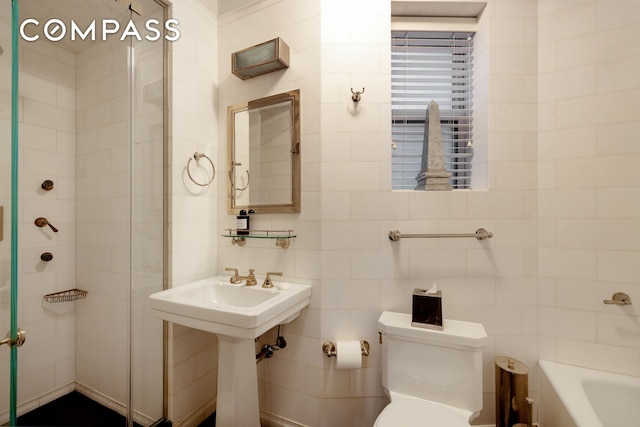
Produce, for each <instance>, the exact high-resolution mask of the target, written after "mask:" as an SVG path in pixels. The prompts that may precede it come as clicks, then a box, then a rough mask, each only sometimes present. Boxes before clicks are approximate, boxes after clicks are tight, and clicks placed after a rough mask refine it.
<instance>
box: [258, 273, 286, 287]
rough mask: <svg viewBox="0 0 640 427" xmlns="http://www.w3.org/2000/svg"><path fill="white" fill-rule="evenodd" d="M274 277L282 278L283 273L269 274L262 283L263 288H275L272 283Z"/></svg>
mask: <svg viewBox="0 0 640 427" xmlns="http://www.w3.org/2000/svg"><path fill="white" fill-rule="evenodd" d="M272 274H273V275H274V276H282V273H272V272H268V273H267V277H265V279H264V282H263V283H262V287H263V288H273V282H272V281H271V275H272Z"/></svg>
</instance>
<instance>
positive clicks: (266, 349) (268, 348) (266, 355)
mask: <svg viewBox="0 0 640 427" xmlns="http://www.w3.org/2000/svg"><path fill="white" fill-rule="evenodd" d="M286 346H287V341H286V340H285V339H284V337H283V336H281V335H280V325H278V338H276V343H275V344H265V345H263V346H262V348H261V349H260V352H259V353H258V354H256V364H258V363H259V362H260V361H262V360H263V359H270V358H271V357H272V356H273V352H274V351H276V350H280V349H281V348H285V347H286Z"/></svg>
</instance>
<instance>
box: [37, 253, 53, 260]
mask: <svg viewBox="0 0 640 427" xmlns="http://www.w3.org/2000/svg"><path fill="white" fill-rule="evenodd" d="M40 259H41V260H42V261H44V262H49V261H51V260H52V259H53V254H52V253H51V252H45V253H43V254H42V255H40Z"/></svg>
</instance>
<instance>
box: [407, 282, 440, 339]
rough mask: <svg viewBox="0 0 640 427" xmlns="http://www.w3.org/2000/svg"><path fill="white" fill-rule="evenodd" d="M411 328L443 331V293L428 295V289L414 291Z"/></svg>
mask: <svg viewBox="0 0 640 427" xmlns="http://www.w3.org/2000/svg"><path fill="white" fill-rule="evenodd" d="M411 326H417V327H420V328H428V329H437V330H440V331H441V330H443V326H442V291H437V292H436V293H433V294H431V293H427V289H418V288H416V289H414V290H413V309H412V311H411Z"/></svg>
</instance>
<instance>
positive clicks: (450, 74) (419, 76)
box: [391, 31, 475, 190]
mask: <svg viewBox="0 0 640 427" xmlns="http://www.w3.org/2000/svg"><path fill="white" fill-rule="evenodd" d="M474 35H475V33H473V32H443V31H437V32H436V31H392V34H391V108H392V139H393V151H392V180H393V182H392V188H393V189H394V190H402V189H410V190H413V189H415V188H416V183H417V181H416V176H417V175H418V173H420V172H421V171H420V165H421V162H422V146H423V142H424V125H425V115H426V111H427V107H428V105H429V104H430V102H431V101H432V100H434V101H436V102H437V103H438V105H439V107H440V124H441V127H442V141H443V148H444V155H445V167H446V168H447V170H448V171H449V172H451V187H452V188H453V189H468V188H470V186H471V160H472V157H473V138H472V137H473V135H472V128H473V126H472V111H473V110H472V107H473V99H472V98H473V97H472V93H473V61H472V60H473V37H474Z"/></svg>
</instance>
